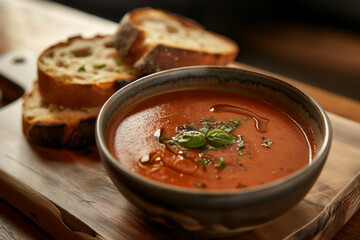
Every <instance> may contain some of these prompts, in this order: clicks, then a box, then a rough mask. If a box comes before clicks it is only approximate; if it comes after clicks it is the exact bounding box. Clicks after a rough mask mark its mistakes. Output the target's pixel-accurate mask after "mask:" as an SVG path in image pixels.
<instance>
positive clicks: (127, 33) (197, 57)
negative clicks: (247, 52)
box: [112, 8, 239, 74]
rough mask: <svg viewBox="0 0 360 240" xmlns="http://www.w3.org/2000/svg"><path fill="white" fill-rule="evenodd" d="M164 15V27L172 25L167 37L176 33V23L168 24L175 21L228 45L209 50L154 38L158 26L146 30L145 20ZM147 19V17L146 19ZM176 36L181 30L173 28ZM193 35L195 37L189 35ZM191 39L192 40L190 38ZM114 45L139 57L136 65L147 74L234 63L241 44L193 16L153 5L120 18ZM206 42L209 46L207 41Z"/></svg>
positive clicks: (119, 49) (122, 51)
mask: <svg viewBox="0 0 360 240" xmlns="http://www.w3.org/2000/svg"><path fill="white" fill-rule="evenodd" d="M158 17H159V18H161V20H159V23H160V24H163V25H164V28H165V29H167V28H169V29H168V30H169V33H168V34H167V35H165V34H166V33H164V37H163V38H164V39H165V38H168V37H169V36H170V35H171V34H172V33H171V31H172V29H171V28H172V26H171V24H169V26H167V24H168V23H167V21H174V22H176V23H178V26H180V28H182V30H185V31H186V30H190V31H195V32H198V33H200V34H202V33H204V34H206V35H207V37H209V38H211V39H216V41H217V42H218V43H221V44H223V45H226V48H221V47H219V48H218V49H215V50H214V48H212V49H209V48H207V47H206V46H204V47H203V48H200V47H189V46H185V45H182V44H181V43H177V44H176V43H174V44H172V43H171V41H170V43H169V42H167V43H165V42H162V41H161V39H160V40H158V41H157V40H154V41H151V40H149V39H151V35H153V34H154V31H156V28H155V29H150V30H149V29H146V26H143V25H142V24H143V23H142V21H146V19H150V21H151V19H152V18H153V19H155V20H154V21H155V22H156V21H157V20H156V18H158ZM144 19H145V20H144ZM173 31H174V33H173V34H175V36H176V34H177V33H176V31H177V29H173ZM189 38H191V37H189ZM190 41H191V40H190ZM112 44H113V45H114V46H115V48H116V49H117V50H118V51H119V53H120V54H121V55H122V56H130V57H131V58H132V59H135V64H134V66H135V68H136V69H137V70H139V71H140V72H143V73H145V74H149V73H153V72H157V71H161V70H166V69H170V68H176V67H183V66H192V65H227V64H229V63H230V62H232V61H233V60H234V59H235V58H236V56H237V54H238V51H239V49H238V46H237V44H236V43H235V42H234V41H232V40H230V39H228V38H226V37H224V36H221V35H218V34H215V33H211V32H209V31H206V30H205V29H204V28H203V27H202V26H201V25H200V24H198V23H196V22H194V21H193V20H191V19H188V18H185V17H183V16H179V15H176V14H173V13H169V12H166V11H163V10H157V9H152V8H140V9H135V10H133V11H130V12H128V13H127V14H126V15H125V16H124V17H123V19H122V20H121V21H120V23H119V26H118V29H117V31H116V33H115V34H114V36H113V38H112ZM204 45H206V44H205V43H204Z"/></svg>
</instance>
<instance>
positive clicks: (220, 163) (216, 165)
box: [214, 158, 226, 168]
mask: <svg viewBox="0 0 360 240" xmlns="http://www.w3.org/2000/svg"><path fill="white" fill-rule="evenodd" d="M214 166H215V167H219V168H224V167H225V166H226V163H225V162H224V158H220V162H219V163H214Z"/></svg>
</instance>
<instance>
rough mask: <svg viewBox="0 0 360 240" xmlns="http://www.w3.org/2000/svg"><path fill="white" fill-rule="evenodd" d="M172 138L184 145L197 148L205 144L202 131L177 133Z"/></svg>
mask: <svg viewBox="0 0 360 240" xmlns="http://www.w3.org/2000/svg"><path fill="white" fill-rule="evenodd" d="M173 140H174V141H175V142H177V143H179V144H180V145H182V146H184V147H190V148H198V147H201V146H203V145H204V144H205V135H204V134H203V133H202V132H199V131H195V130H191V131H187V132H181V133H179V134H178V135H176V136H175V137H174V138H173Z"/></svg>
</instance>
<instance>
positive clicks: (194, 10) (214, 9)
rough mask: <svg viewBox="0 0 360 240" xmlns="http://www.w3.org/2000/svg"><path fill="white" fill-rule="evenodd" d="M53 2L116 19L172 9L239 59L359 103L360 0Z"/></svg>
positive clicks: (108, 0) (94, 0)
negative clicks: (233, 47)
mask: <svg viewBox="0 0 360 240" xmlns="http://www.w3.org/2000/svg"><path fill="white" fill-rule="evenodd" d="M53 1H55V2H58V3H61V4H64V5H67V6H70V7H73V8H76V9H79V10H82V11H85V12H88V13H91V14H94V15H97V16H100V17H103V18H106V19H109V20H112V21H115V22H118V21H120V19H121V18H122V16H123V15H124V14H125V13H126V12H128V11H130V10H132V9H134V8H139V7H146V6H149V7H153V8H160V9H164V10H167V11H171V12H174V13H177V14H180V15H183V16H186V17H188V18H191V19H193V20H195V21H197V22H198V23H200V24H201V25H203V26H204V27H205V28H206V29H208V30H211V31H213V32H216V33H219V34H222V35H225V36H227V37H229V38H231V39H233V40H234V41H236V42H237V43H238V45H239V47H240V52H239V55H238V57H237V61H239V62H241V63H244V64H248V65H251V66H254V67H258V68H261V69H264V70H267V71H271V72H274V73H277V74H280V75H283V76H286V77H289V78H293V79H295V80H298V81H302V82H305V83H309V84H312V85H314V86H318V87H321V88H323V89H326V90H330V91H332V92H335V93H338V94H342V95H345V96H348V97H350V98H353V99H356V100H358V101H360V1H359V0H342V1H337V0H335V1H334V0H292V1H285V0H272V1H266V0H238V1H230V0H218V1H213V0H210V1H206V0H191V1H190V0H174V1H169V0H148V1H145V0H53ZM359 114H360V113H359Z"/></svg>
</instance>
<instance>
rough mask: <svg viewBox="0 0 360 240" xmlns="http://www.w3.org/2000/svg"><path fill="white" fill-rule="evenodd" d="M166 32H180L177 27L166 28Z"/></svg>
mask: <svg viewBox="0 0 360 240" xmlns="http://www.w3.org/2000/svg"><path fill="white" fill-rule="evenodd" d="M166 30H167V31H168V32H169V33H177V32H179V30H178V29H177V28H176V27H173V26H166Z"/></svg>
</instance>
